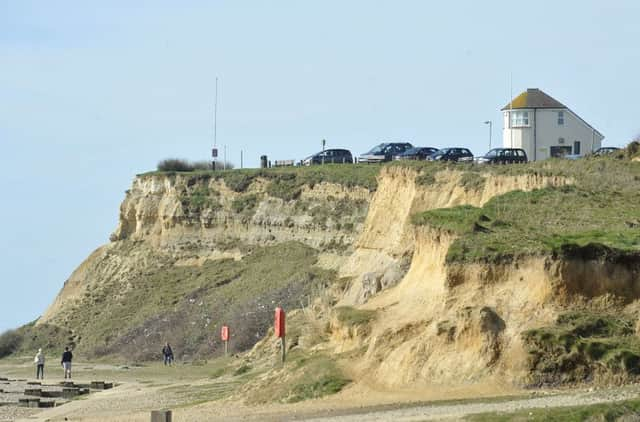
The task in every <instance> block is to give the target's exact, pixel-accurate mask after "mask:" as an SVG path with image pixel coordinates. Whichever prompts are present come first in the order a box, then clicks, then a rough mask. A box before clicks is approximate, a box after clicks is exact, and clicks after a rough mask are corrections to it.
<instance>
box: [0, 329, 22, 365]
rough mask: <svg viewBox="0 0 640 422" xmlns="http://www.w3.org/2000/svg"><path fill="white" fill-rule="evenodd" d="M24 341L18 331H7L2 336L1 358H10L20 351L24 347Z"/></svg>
mask: <svg viewBox="0 0 640 422" xmlns="http://www.w3.org/2000/svg"><path fill="white" fill-rule="evenodd" d="M22 341H23V336H22V335H21V334H20V333H19V332H18V330H9V331H5V332H4V333H3V334H2V335H0V358H3V357H6V356H9V355H11V354H13V353H15V352H16V351H18V349H20V346H21V345H22Z"/></svg>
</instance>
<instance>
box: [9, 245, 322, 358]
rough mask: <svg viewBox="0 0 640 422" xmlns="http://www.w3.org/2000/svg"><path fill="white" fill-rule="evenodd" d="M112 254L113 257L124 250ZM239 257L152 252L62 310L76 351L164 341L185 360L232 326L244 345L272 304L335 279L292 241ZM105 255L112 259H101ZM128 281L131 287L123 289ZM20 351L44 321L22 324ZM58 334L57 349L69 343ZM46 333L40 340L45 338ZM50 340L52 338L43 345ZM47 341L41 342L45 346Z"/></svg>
mask: <svg viewBox="0 0 640 422" xmlns="http://www.w3.org/2000/svg"><path fill="white" fill-rule="evenodd" d="M133 247H140V246H139V245H138V246H136V245H135V244H131V242H126V241H125V242H122V243H121V244H120V245H119V248H120V249H118V250H115V251H112V259H114V260H116V261H117V260H119V259H120V258H119V256H120V254H127V253H128V248H133ZM248 250H249V254H248V255H247V256H245V257H244V258H243V259H242V260H240V261H234V260H231V259H228V260H220V261H208V262H206V263H205V264H204V265H202V266H182V265H181V266H176V265H173V264H174V262H173V261H174V260H175V258H173V257H171V256H170V255H168V254H161V253H159V252H156V253H158V255H154V254H153V252H150V253H149V255H148V256H145V258H144V261H141V262H140V265H141V266H140V267H139V268H136V271H137V272H136V273H135V274H133V275H132V276H131V277H130V278H128V279H127V280H126V281H124V280H120V281H114V280H110V279H107V280H105V282H104V283H101V284H100V285H99V286H97V287H96V288H94V289H91V290H89V291H87V292H86V294H84V296H83V297H81V298H80V301H79V302H78V303H77V305H76V306H75V308H74V309H71V310H69V311H68V312H67V313H66V314H64V315H60V316H59V320H61V321H64V326H67V327H74V329H75V331H74V334H76V336H78V337H76V342H77V347H78V351H79V352H80V353H81V354H83V355H85V356H87V355H89V356H91V357H94V358H95V357H99V356H102V355H111V356H119V357H122V358H125V359H127V360H129V361H130V360H148V359H156V358H157V357H158V354H159V349H160V348H161V347H162V344H163V343H164V342H165V341H169V342H171V343H172V345H173V346H174V351H175V352H176V353H177V355H178V357H180V358H185V359H188V360H191V359H196V358H200V357H207V356H210V355H212V354H220V352H221V350H222V346H221V343H220V340H219V332H220V327H221V325H223V324H228V325H230V326H231V327H232V336H233V340H232V342H231V344H230V350H231V351H232V352H234V351H240V350H246V349H247V348H249V347H251V346H253V344H254V343H255V342H256V341H257V340H259V339H260V338H262V337H263V336H264V334H265V333H266V332H267V330H268V328H269V327H270V326H271V321H272V317H273V316H272V313H273V308H274V307H275V306H277V305H280V306H284V307H285V308H286V309H293V308H297V307H299V306H300V304H301V303H305V304H306V303H307V300H308V299H307V298H308V297H309V296H313V295H315V294H317V292H318V291H320V290H321V289H323V288H325V286H327V285H329V284H331V283H333V282H334V280H335V274H334V273H333V272H332V271H327V270H322V269H320V268H318V267H315V266H314V264H315V262H316V260H317V251H316V250H314V249H312V248H310V247H308V246H305V245H302V244H300V243H296V242H287V243H282V244H278V245H275V246H270V247H253V248H252V249H248ZM107 259H111V258H107ZM127 284H129V285H130V289H128V290H127V291H123V287H124V286H125V285H127ZM20 330H22V331H21V335H22V340H21V344H20V345H19V347H17V350H18V351H22V350H24V351H29V352H30V349H33V346H34V342H33V341H27V340H28V339H30V338H31V337H33V336H36V335H39V336H41V338H44V337H49V336H46V335H44V334H46V333H45V332H44V331H43V330H48V331H50V330H51V328H50V327H45V326H37V327H33V326H25V327H23V328H21V329H20ZM67 335H68V333H66V332H62V331H61V332H60V335H59V336H58V337H61V338H56V342H58V343H57V344H52V345H51V346H52V349H53V350H56V349H57V348H59V347H60V345H61V344H65V343H67V342H68V340H67V338H66V336H67ZM43 336H44V337H43ZM49 343H50V342H49ZM49 343H42V347H45V349H48V348H49V347H48V346H47V345H48V344H49Z"/></svg>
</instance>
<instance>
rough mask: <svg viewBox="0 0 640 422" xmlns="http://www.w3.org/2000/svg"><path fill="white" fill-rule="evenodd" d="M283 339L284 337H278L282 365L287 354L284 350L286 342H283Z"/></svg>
mask: <svg viewBox="0 0 640 422" xmlns="http://www.w3.org/2000/svg"><path fill="white" fill-rule="evenodd" d="M284 339H285V337H284V335H283V336H282V337H280V348H281V349H282V364H283V365H284V358H285V355H286V353H287V349H286V348H285V344H286V342H285V340H284Z"/></svg>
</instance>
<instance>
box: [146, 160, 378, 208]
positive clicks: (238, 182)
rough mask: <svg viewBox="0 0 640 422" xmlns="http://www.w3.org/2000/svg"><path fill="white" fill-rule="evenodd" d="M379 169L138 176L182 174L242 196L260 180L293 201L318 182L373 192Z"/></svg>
mask: <svg viewBox="0 0 640 422" xmlns="http://www.w3.org/2000/svg"><path fill="white" fill-rule="evenodd" d="M381 168H382V166H379V165H367V164H353V165H348V164H325V165H322V166H309V167H277V168H269V169H240V170H226V171H215V172H214V171H207V170H200V171H192V172H173V171H169V172H159V171H154V172H149V173H144V174H142V175H140V176H142V177H144V176H147V175H155V174H164V175H175V174H182V175H186V176H194V177H198V178H215V179H222V180H224V182H225V184H226V185H227V187H228V188H229V189H231V190H233V191H235V192H245V191H246V190H247V188H248V187H249V186H250V185H251V183H252V182H253V181H254V180H256V179H258V178H263V179H266V180H268V181H270V182H271V183H270V184H269V186H267V192H268V193H269V194H270V195H271V196H274V197H277V198H282V199H284V200H292V199H296V198H297V197H298V196H299V195H300V192H301V190H302V187H303V186H305V185H307V186H314V185H316V184H318V183H321V182H327V183H336V184H339V185H343V186H346V187H364V188H366V189H369V190H370V191H374V190H375V189H376V187H377V181H376V177H377V176H378V173H379V172H380V169H381Z"/></svg>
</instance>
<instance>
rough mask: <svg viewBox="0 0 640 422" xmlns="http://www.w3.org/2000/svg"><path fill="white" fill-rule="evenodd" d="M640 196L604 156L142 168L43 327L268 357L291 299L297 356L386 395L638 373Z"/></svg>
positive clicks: (134, 347)
mask: <svg viewBox="0 0 640 422" xmlns="http://www.w3.org/2000/svg"><path fill="white" fill-rule="evenodd" d="M334 171H335V172H336V173H333V172H334ZM307 172H308V173H307ZM247 174H248V176H247ZM372 180H375V183H372ZM639 191H640V170H639V169H638V167H637V164H636V163H632V162H631V161H625V162H622V161H616V160H613V159H609V158H595V159H592V160H582V161H581V162H568V161H551V162H547V163H534V164H528V165H523V166H499V167H477V166H464V165H457V166H454V165H445V164H436V163H421V164H413V163H410V164H404V163H401V164H394V165H389V166H383V167H377V166H353V167H351V166H348V167H344V166H326V168H324V169H322V170H318V169H292V170H288V171H287V170H277V171H276V170H274V171H272V172H270V171H256V172H253V173H242V172H227V173H225V174H224V175H220V174H209V173H196V174H162V173H158V174H147V175H141V176H139V177H137V178H136V179H135V180H134V182H133V186H132V188H131V189H130V190H129V191H128V192H127V195H126V198H125V200H124V202H123V204H122V206H121V210H120V221H119V224H118V227H117V229H116V231H115V232H114V234H113V236H112V238H111V239H112V242H111V243H110V244H108V245H105V246H103V247H101V248H99V249H98V250H96V251H95V252H94V253H93V254H92V255H91V256H90V257H89V258H88V259H87V260H86V261H85V262H84V263H83V264H82V265H81V266H80V267H79V268H78V269H77V270H76V271H75V272H74V273H73V274H72V275H71V277H70V278H69V280H67V282H66V283H65V285H64V287H63V289H62V290H61V292H60V294H59V296H58V297H57V298H56V300H55V302H54V303H53V304H52V305H51V307H50V308H49V309H48V310H47V312H46V313H45V314H44V315H43V316H42V318H41V319H40V320H39V321H38V323H37V325H36V328H35V329H37V328H38V327H43V328H44V327H61V328H62V329H65V330H69V332H70V333H71V334H70V335H71V336H72V340H73V341H74V342H75V343H76V344H77V347H78V350H79V351H80V352H82V353H86V354H88V355H98V356H101V355H109V356H118V355H125V356H133V357H135V358H137V359H150V358H152V357H153V356H154V355H155V354H157V348H158V345H160V344H162V343H163V342H164V341H167V340H168V341H171V342H172V344H174V345H175V348H176V349H177V350H179V351H180V352H179V353H180V354H181V357H183V358H185V359H193V358H198V357H207V356H211V355H217V354H219V353H220V343H219V340H218V332H219V327H220V326H221V325H222V324H229V325H230V326H231V327H232V332H233V335H232V338H233V343H232V350H233V351H247V350H249V349H252V347H253V349H252V352H251V353H248V354H247V355H246V356H245V358H244V359H245V360H247V361H248V362H250V363H252V365H253V364H255V365H257V364H258V363H259V362H261V361H264V359H266V358H267V357H268V359H269V360H270V359H271V358H272V355H273V353H275V350H274V348H273V344H274V343H273V341H274V339H273V337H272V333H271V332H270V331H269V327H270V325H271V320H272V312H273V308H274V307H275V306H276V305H280V306H284V307H285V308H286V309H288V310H293V309H298V308H299V309H303V310H304V312H301V313H297V312H293V314H292V315H293V317H292V319H291V322H290V324H291V325H290V327H291V328H290V330H291V331H290V333H291V334H290V335H289V337H288V338H289V342H290V345H289V347H290V348H292V349H293V350H299V351H300V353H312V354H317V353H320V354H323V355H328V356H336V357H340V358H341V359H348V362H349V365H348V369H347V372H348V373H349V377H350V378H351V379H354V380H356V381H357V380H367V382H370V383H374V384H379V385H384V386H386V387H388V388H398V387H411V386H424V385H426V384H434V383H436V384H437V383H442V384H455V383H459V382H479V381H486V380H493V379H495V380H502V381H507V382H516V383H519V384H527V385H542V384H556V383H563V382H588V381H590V380H591V381H593V380H594V379H596V378H597V379H603V380H611V379H616V380H628V379H631V378H633V377H635V376H636V375H637V374H636V373H635V372H634V371H633V370H632V369H631V368H633V362H636V361H638V362H640V344H639V343H638V342H637V341H636V340H635V337H634V335H635V331H636V328H635V327H636V324H637V322H638V309H640V308H638V298H639V295H640V287H638V286H639V284H638V282H639V279H638V277H639V274H640V265H639V262H640V260H639V259H638V256H639V255H638V254H639V251H640V244H639V239H640V236H639V233H638V228H639V227H640V224H639V223H638V222H639V221H640V207H639V206H638V203H640V202H639V201H638V200H639V199H640V197H639V194H638V192H639ZM629 327H630V328H629ZM254 345H255V346H254ZM270 374H271V373H270ZM280 375H281V374H280ZM280 375H278V373H272V374H271V375H266V376H264V377H262V378H261V381H260V382H261V383H262V384H260V383H257V384H256V385H255V386H254V387H255V388H256V389H257V390H255V391H258V390H259V389H260V388H261V387H260V386H261V385H262V387H265V386H267V385H270V383H271V382H272V381H273V379H271V378H270V376H273V377H278V376H280ZM274 379H275V378H274Z"/></svg>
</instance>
